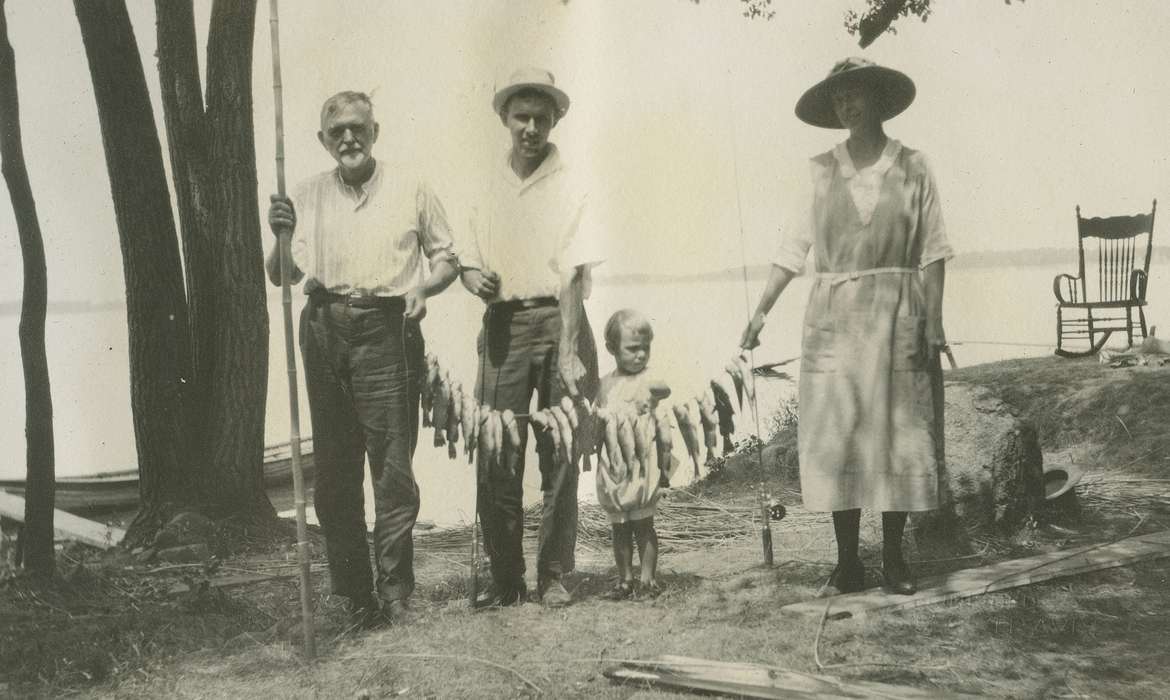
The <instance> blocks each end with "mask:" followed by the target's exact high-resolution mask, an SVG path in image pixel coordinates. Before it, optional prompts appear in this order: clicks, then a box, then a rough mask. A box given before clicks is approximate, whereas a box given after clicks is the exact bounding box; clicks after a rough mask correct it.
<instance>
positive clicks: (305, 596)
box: [268, 0, 317, 659]
mask: <svg viewBox="0 0 1170 700" xmlns="http://www.w3.org/2000/svg"><path fill="white" fill-rule="evenodd" d="M268 15H269V20H268V25H269V27H270V29H271V30H272V92H273V97H274V114H275V115H276V193H277V195H279V196H280V197H281V198H282V199H283V198H284V196H285V192H284V90H283V86H282V84H281V81H280V17H279V14H278V12H277V0H268ZM291 237H292V232H291V231H289V230H284V231H280V232H279V233H278V235H277V245H279V246H280V251H279V253H280V297H281V305H282V306H283V308H284V356H285V362H286V365H287V367H288V413H289V444H290V445H291V446H292V474H293V501H294V505H295V506H296V514H297V515H296V517H297V561H298V563H299V564H300V568H301V572H300V587H301V627H302V629H303V631H304V635H305V656H307V657H308V658H310V659H311V658H313V657H315V656H316V655H317V642H316V639H315V638H314V636H313V599H312V582H311V581H310V579H309V542H308V533H307V530H308V528H307V527H306V525H305V474H304V471H302V469H301V417H300V408H299V407H298V406H297V396H298V394H297V357H296V347H295V344H294V343H293V326H292V290H291V288H290V285H289V276H290V274H291V272H292V271H291V270H290V269H289V267H290V262H291V260H292V244H291V241H290V239H291Z"/></svg>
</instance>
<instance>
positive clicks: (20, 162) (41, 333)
mask: <svg viewBox="0 0 1170 700" xmlns="http://www.w3.org/2000/svg"><path fill="white" fill-rule="evenodd" d="M0 161H2V164H0V171H3V174H4V180H5V182H6V183H7V184H8V194H9V196H10V197H11V198H12V210H13V212H14V213H15V214H16V228H17V232H18V234H19V236H20V252H21V256H22V257H23V259H24V295H23V297H22V302H21V307H20V357H21V361H22V362H23V364H24V407H25V439H26V444H27V450H28V453H27V459H26V476H25V479H26V481H25V504H24V527H23V528H22V529H21V531H20V541H19V545H18V549H19V552H20V559H21V561H20V563H21V564H22V565H23V566H24V568H25V569H28V570H29V571H32V572H34V573H37V574H42V575H51V574H52V573H53V570H54V561H53V556H54V555H53V501H54V495H55V494H54V479H55V475H54V461H53V397H52V394H51V393H50V391H49V363H48V360H47V359H46V357H45V311H46V305H47V301H48V299H47V297H48V280H47V275H46V272H45V245H44V240H43V239H42V237H41V227H40V224H39V222H38V219H37V206H36V202H35V201H34V200H33V195H32V187H31V186H30V185H29V181H28V170H27V169H26V168H25V165H24V148H23V146H22V145H21V135H20V104H19V101H18V98H17V92H16V61H15V56H14V55H13V52H12V45H11V44H10V43H9V41H8V20H7V17H6V15H5V14H4V0H0Z"/></svg>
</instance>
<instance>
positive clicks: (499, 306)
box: [491, 297, 557, 313]
mask: <svg viewBox="0 0 1170 700" xmlns="http://www.w3.org/2000/svg"><path fill="white" fill-rule="evenodd" d="M556 305H557V299H556V297H534V298H532V299H509V300H507V301H497V302H496V303H494V304H492V305H491V308H492V310H493V311H499V312H503V313H515V312H516V311H527V310H528V309H539V308H542V307H546V306H556Z"/></svg>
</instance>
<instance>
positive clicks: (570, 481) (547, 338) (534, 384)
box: [460, 68, 602, 607]
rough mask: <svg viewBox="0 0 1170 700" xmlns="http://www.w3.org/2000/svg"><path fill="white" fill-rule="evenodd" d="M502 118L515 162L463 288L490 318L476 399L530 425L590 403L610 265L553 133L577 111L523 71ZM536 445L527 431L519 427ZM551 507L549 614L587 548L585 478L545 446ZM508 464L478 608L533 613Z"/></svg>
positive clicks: (544, 532)
mask: <svg viewBox="0 0 1170 700" xmlns="http://www.w3.org/2000/svg"><path fill="white" fill-rule="evenodd" d="M492 107H493V109H494V110H495V111H496V114H497V115H498V116H499V118H500V120H501V122H502V123H503V124H504V126H505V127H507V129H508V131H509V133H510V135H511V140H512V143H511V148H510V149H509V150H508V154H507V157H506V158H501V159H500V162H499V163H498V164H497V165H496V166H495V167H494V168H493V171H492V172H491V173H490V175H489V176H490V178H491V197H490V201H488V202H487V206H486V209H485V210H484V211H481V212H479V213H478V214H477V216H475V217H474V219H473V221H474V224H473V231H472V235H471V237H470V238H471V240H470V241H469V243H468V245H467V246H466V248H465V249H463V250H461V252H460V258H461V262H462V264H463V269H462V273H461V278H462V282H463V285H464V287H466V288H467V290H468V291H470V292H471V293H472V294H474V295H476V296H478V297H479V298H481V299H482V300H483V301H484V302H485V303H486V304H487V305H488V306H487V311H486V312H485V313H484V323H483V330H482V332H481V335H480V342H479V348H478V351H479V359H480V362H479V369H478V372H477V374H478V377H477V381H476V399H477V401H478V402H479V403H480V404H481V405H482V404H486V405H489V406H491V407H492V408H494V409H497V410H504V409H510V410H512V411H513V412H514V413H517V414H521V415H523V416H527V414H528V413H529V407H530V404H531V400H532V394H533V392H534V391H535V392H536V394H537V409H534V410H539V409H540V408H544V407H547V406H549V405H550V404H552V403H554V402H559V401H560V399H561V397H563V396H566V395H567V396H569V397H571V398H573V399H574V400H579V399H592V398H594V397H595V396H596V393H597V385H598V374H597V349H596V345H595V344H594V340H593V333H592V331H591V329H590V327H589V322H588V319H586V318H585V310H584V306H583V301H584V299H585V297H586V296H587V294H588V288H589V275H590V269H591V268H592V267H593V266H594V265H597V264H599V263H600V262H601V261H602V258H601V256H600V255H598V254H597V252H596V251H595V245H596V236H597V232H595V231H593V230H591V227H590V224H589V223H588V208H587V206H586V194H585V188H584V187H583V186H582V185H581V183H580V182H579V181H577V180H576V179H575V178H574V177H573V176H572V174H571V171H570V170H569V168H568V166H567V165H566V164H565V163H564V161H563V160H562V159H561V156H560V153H559V151H558V150H557V148H556V146H555V145H554V144H552V143H550V142H549V140H548V138H549V133H550V132H551V131H552V129H553V127H554V126H556V124H557V122H558V121H559V120H560V119H561V118H563V117H564V115H565V112H566V111H567V110H568V108H569V97H568V95H566V94H565V93H564V91H562V90H561V89H560V88H558V87H557V86H556V84H555V79H554V78H553V75H552V74H551V73H549V72H548V71H546V70H542V69H538V68H522V69H520V70H517V71H516V72H515V73H513V75H512V77H511V78H510V79H509V81H508V84H507V85H505V86H504V87H503V88H501V89H500V90H498V91H497V92H496V94H495V97H494V99H493V101H492ZM520 421H521V425H520V427H521V437H522V440H523V441H524V442H525V443H527V438H528V428H527V424H528V419H527V418H526V417H524V418H521V419H520ZM537 454H538V456H539V461H540V473H541V490H542V491H543V492H544V504H543V508H542V514H541V524H540V544H539V549H538V554H537V590H538V595H539V596H540V597H541V600H542V601H543V602H544V604H545V605H548V606H550V607H558V606H562V605H566V604H568V603H569V602H570V596H569V593H568V591H567V590H566V589H565V587H564V585H563V583H562V581H561V577H562V576H563V575H564V574H565V573H568V572H569V571H572V570H573V567H574V549H575V547H576V538H577V470H576V466H575V465H570V464H567V463H565V462H563V461H560V460H557V459H556V458H555V454H554V451H553V448H552V445H551V444H548V441H547V440H545V439H544V437H543V436H538V443H537ZM510 461H511V463H510V464H505V465H499V466H497V467H495V468H489V467H488V466H487V465H485V464H481V465H480V486H479V512H480V518H481V520H482V523H483V534H484V546H485V549H486V550H487V551H488V554H489V556H490V558H491V566H492V586H491V587H490V588H489V589H488V590H487V591H486V593H485V594H484V595H483V596H481V597H480V599H479V600H478V601H477V607H489V606H501V605H514V604H518V603H522V602H524V600H525V598H526V596H527V587H526V584H525V582H524V555H523V553H522V551H521V539H522V535H523V524H524V523H523V518H524V513H523V489H522V481H523V476H524V450H523V449H521V450H516V451H515V453H514V454H513V455H512V456H511V459H510Z"/></svg>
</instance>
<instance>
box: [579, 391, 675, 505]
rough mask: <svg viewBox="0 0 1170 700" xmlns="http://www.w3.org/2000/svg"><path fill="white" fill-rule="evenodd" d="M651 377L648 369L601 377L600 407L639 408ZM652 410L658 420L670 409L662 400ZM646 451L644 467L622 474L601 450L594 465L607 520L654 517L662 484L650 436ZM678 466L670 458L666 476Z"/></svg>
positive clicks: (666, 417)
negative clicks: (612, 465)
mask: <svg viewBox="0 0 1170 700" xmlns="http://www.w3.org/2000/svg"><path fill="white" fill-rule="evenodd" d="M650 377H651V374H650V372H649V370H643V371H641V372H639V373H638V374H634V375H629V374H618V373H617V372H616V371H614V372H612V373H610V374H608V375H607V376H605V377H602V379H601V392H600V399H599V402H598V405H599V407H601V408H608V409H610V410H621V409H623V408H625V409H629V410H630V411H636V410H641V409H638V408H637V404H638V403H643V404H644V402H645V401H646V400H647V399H648V398H649V395H650V394H649V390H648V388H647V387H648V385H649V383H650V382H651V379H650ZM642 408H643V409H644V408H645V406H644V405H643V407H642ZM655 413H656V414H658V416H659V417H660V419H661V420H667V421H669V420H670V410H669V408H668V407H667V406H666V403H665V402H663V403H662V404H660V405H659V406H658V408H657V409H656V411H655ZM649 453H650V454H649V457H648V458H647V459H646V463H645V465H644V466H645V469H644V470H643V469H641V468H640V467H639V466H638V465H637V464H631V465H627V468H626V470H625V472H624V473H617V472H616V471H615V470H614V469H613V468H612V467H611V465H610V463H609V455H608V454H607V452H606V450H605V449H602V450H601V452H600V457H599V459H598V465H597V502H598V503H599V504H600V505H601V507H602V508H603V509H604V510H605V512H606V514H607V515H608V516H609V521H610V523H613V524H619V523H628V522H631V521H634V520H645V519H646V518H650V517H653V516H654V512H655V510H656V509H657V505H658V499H659V497H660V496H661V495H662V492H663V487H662V486H661V485H660V483H659V482H660V478H661V470H660V469H659V466H658V445H657V442H656V441H655V440H654V439H653V437H651V439H650V441H649ZM677 466H678V460H676V459H673V458H672V459H671V466H670V472H669V473H668V474H667V477H668V478H669V477H670V476H671V475H672V474H673V473H674V469H675V467H677Z"/></svg>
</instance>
